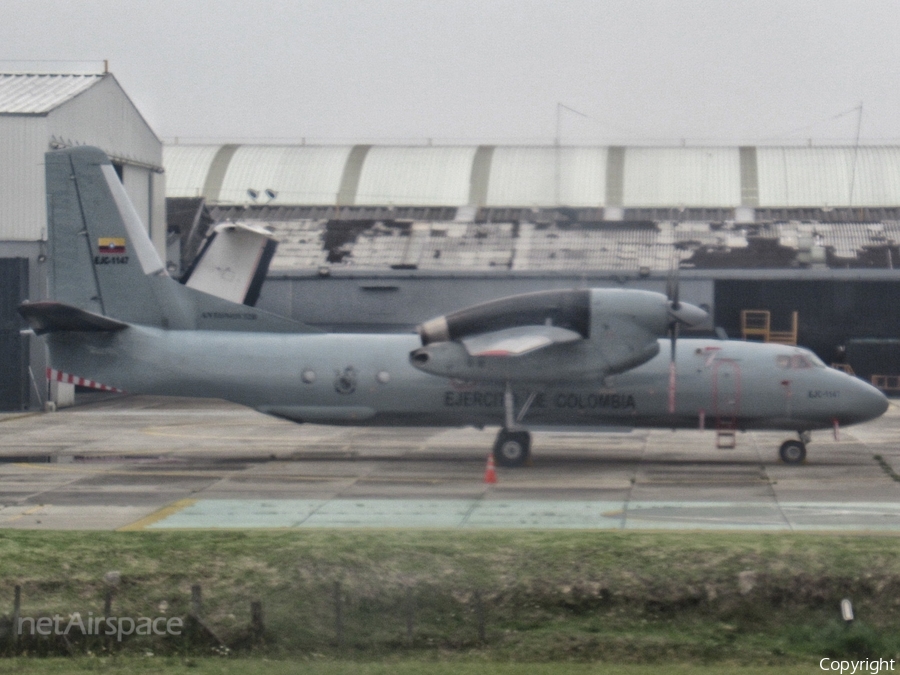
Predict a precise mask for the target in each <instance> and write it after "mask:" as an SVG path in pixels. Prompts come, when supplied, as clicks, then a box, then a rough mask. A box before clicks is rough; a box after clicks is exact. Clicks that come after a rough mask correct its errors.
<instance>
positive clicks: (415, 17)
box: [0, 0, 900, 144]
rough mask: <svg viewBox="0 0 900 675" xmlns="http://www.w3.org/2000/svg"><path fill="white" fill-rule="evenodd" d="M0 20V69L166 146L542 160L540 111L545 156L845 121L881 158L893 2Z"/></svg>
mask: <svg viewBox="0 0 900 675" xmlns="http://www.w3.org/2000/svg"><path fill="white" fill-rule="evenodd" d="M0 12H2V16H0V18H2V20H0V61H7V63H5V64H0V66H3V65H5V66H6V68H5V69H6V70H11V69H12V67H13V66H15V65H16V64H12V63H8V62H9V61H12V60H42V61H45V60H50V61H54V60H66V61H72V60H102V59H109V62H110V70H111V71H112V72H113V73H114V74H115V76H116V78H117V79H118V80H119V82H120V83H121V84H122V86H123V87H124V88H125V90H126V92H127V93H128V94H129V95H130V96H131V98H132V99H133V100H134V102H135V104H136V105H137V106H138V108H139V109H140V110H141V111H142V112H143V114H144V116H145V117H146V118H147V120H148V121H149V122H150V124H151V125H152V127H153V128H154V130H155V131H156V132H157V134H158V135H160V136H161V137H163V138H164V139H166V140H170V139H172V138H174V137H178V138H180V139H182V141H185V140H189V139H193V140H205V139H209V140H223V139H234V140H244V141H247V140H251V139H259V140H283V141H294V140H296V141H300V139H301V138H303V137H306V138H307V139H308V140H309V141H310V142H313V141H318V142H338V141H366V140H367V141H373V142H379V141H380V142H407V141H409V142H424V139H427V138H432V139H434V142H436V143H441V142H467V141H468V142H477V141H485V142H513V143H518V142H537V143H550V142H552V141H553V138H554V136H555V134H556V120H557V104H558V103H563V104H564V105H566V106H568V107H569V108H571V109H574V110H576V111H578V112H579V113H581V114H583V115H584V117H583V116H581V115H580V114H576V113H574V112H570V111H569V110H563V112H562V115H561V138H562V142H563V143H599V144H606V143H610V142H631V143H639V142H644V143H652V142H665V143H672V142H674V143H678V142H680V139H686V140H687V141H688V142H689V143H691V142H693V143H699V142H720V143H735V142H760V143H762V142H772V143H776V142H785V141H789V140H790V141H798V142H802V141H803V140H804V139H807V138H812V139H813V140H814V142H826V141H838V142H850V143H852V142H853V140H854V138H855V136H856V131H857V121H858V115H857V111H856V110H855V108H857V107H858V106H859V104H860V103H862V104H863V116H862V132H861V138H862V141H863V142H867V143H872V142H877V141H886V140H892V141H898V139H900V72H898V71H900V2H897V1H896V0H885V1H883V2H874V1H868V0H852V1H843V0H758V1H750V0H681V1H674V0H594V1H590V0H569V1H565V0H557V1H555V2H553V1H549V0H547V1H536V0H441V1H438V0H380V1H374V0H294V1H292V2H274V1H259V0H254V1H253V2H249V1H246V0H244V1H240V0H189V1H187V0H141V1H140V2H138V1H137V0H78V1H77V2H73V1H72V0H0ZM45 65H47V64H45ZM50 65H52V64H50ZM75 65H77V64H75ZM848 111H849V112H848ZM842 113H846V114H843V115H842Z"/></svg>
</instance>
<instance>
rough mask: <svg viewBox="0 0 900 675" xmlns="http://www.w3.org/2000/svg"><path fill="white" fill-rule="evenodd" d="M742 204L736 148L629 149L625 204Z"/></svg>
mask: <svg viewBox="0 0 900 675" xmlns="http://www.w3.org/2000/svg"><path fill="white" fill-rule="evenodd" d="M740 203H741V167H740V154H739V151H738V149H737V148H627V149H626V150H625V183H624V189H623V205H624V206H631V207H671V206H708V207H726V208H727V207H733V206H738V205H740Z"/></svg>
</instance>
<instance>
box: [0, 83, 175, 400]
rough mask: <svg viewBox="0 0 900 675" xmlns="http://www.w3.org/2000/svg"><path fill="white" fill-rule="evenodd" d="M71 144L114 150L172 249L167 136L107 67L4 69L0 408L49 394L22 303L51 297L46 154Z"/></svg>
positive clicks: (128, 184)
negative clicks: (20, 310) (143, 113)
mask: <svg viewBox="0 0 900 675" xmlns="http://www.w3.org/2000/svg"><path fill="white" fill-rule="evenodd" d="M98 70H100V69H98ZM73 145H95V146H98V147H100V148H102V149H103V150H104V151H105V152H106V153H107V154H108V155H109V156H110V158H111V159H112V161H113V163H114V165H115V167H116V171H117V173H118V174H119V177H120V178H121V179H122V182H123V184H124V185H125V189H126V190H127V191H128V194H129V195H130V196H131V199H132V201H133V202H134V204H135V207H136V209H137V211H138V213H139V215H140V216H141V218H142V220H143V222H144V223H145V224H147V225H148V226H149V232H150V236H151V238H153V240H154V242H156V244H157V247H158V248H159V250H160V251H162V250H164V246H165V231H166V222H165V184H164V180H163V173H162V172H163V169H162V143H161V141H160V140H159V138H157V136H156V134H155V133H154V132H153V130H152V129H151V128H150V126H149V125H148V124H147V122H146V121H145V120H144V118H143V117H142V116H141V114H140V112H139V111H138V110H137V108H135V106H134V104H133V103H132V102H131V100H130V99H129V98H128V95H127V94H126V93H125V92H124V91H123V90H122V87H121V86H120V85H119V83H118V82H117V81H116V79H115V77H114V76H113V75H112V74H111V73H109V72H106V69H105V68H103V69H102V71H101V72H89V73H12V72H8V73H0V156H2V157H3V162H0V410H20V409H22V408H26V407H34V406H40V405H42V404H43V403H44V402H45V401H46V400H47V395H48V392H47V389H46V380H45V376H44V370H45V367H46V354H45V351H44V348H43V347H42V346H41V344H40V342H39V341H38V340H36V339H34V338H29V337H28V336H23V335H20V333H19V331H20V329H22V328H23V327H24V325H23V322H22V321H21V319H20V317H19V316H18V314H17V313H16V311H15V308H16V306H17V305H18V304H19V303H20V302H21V301H22V300H24V299H31V300H39V299H42V298H46V297H47V273H46V266H45V265H44V264H43V263H44V261H45V260H46V240H47V198H46V188H45V178H44V153H46V152H47V151H48V150H51V149H54V148H62V147H67V146H73ZM54 389H55V390H54V391H53V392H52V396H53V397H54V398H56V399H58V400H59V401H60V402H62V403H64V402H65V401H66V400H67V399H68V398H69V397H71V394H72V392H71V385H61V386H60V385H59V384H55V385H54ZM60 389H61V390H60Z"/></svg>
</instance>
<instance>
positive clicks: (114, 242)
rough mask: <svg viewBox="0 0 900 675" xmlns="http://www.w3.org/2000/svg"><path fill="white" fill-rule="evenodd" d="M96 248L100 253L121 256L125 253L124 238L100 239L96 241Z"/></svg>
mask: <svg viewBox="0 0 900 675" xmlns="http://www.w3.org/2000/svg"><path fill="white" fill-rule="evenodd" d="M97 247H98V248H99V249H100V253H113V254H116V255H121V254H123V253H125V237H100V238H99V239H97Z"/></svg>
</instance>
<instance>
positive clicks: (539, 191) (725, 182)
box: [163, 145, 900, 209]
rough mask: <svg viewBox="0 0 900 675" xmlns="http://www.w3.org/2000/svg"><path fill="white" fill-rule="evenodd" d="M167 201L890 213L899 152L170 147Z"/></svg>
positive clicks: (897, 185)
mask: <svg viewBox="0 0 900 675" xmlns="http://www.w3.org/2000/svg"><path fill="white" fill-rule="evenodd" d="M163 163H164V165H165V166H166V169H167V172H168V175H169V177H170V180H169V181H168V193H167V194H168V196H169V197H205V198H206V199H207V201H208V202H209V203H211V204H248V203H252V200H251V199H250V198H249V197H248V192H247V190H248V189H253V190H255V191H257V192H259V193H260V194H261V193H262V191H263V190H265V189H267V188H268V189H270V190H273V191H274V193H276V197H275V198H274V199H268V198H266V201H267V203H270V204H271V205H273V206H279V205H292V206H305V205H309V206H325V205H334V204H339V205H364V206H375V205H398V206H401V205H403V206H438V205H440V206H462V205H473V206H489V207H523V208H533V207H537V208H547V207H550V208H552V207H557V206H564V207H595V208H612V209H623V208H625V209H627V208H638V209H640V208H681V207H685V208H733V209H737V208H740V207H748V208H792V207H803V208H827V207H857V206H859V207H897V206H900V147H896V146H866V147H860V148H853V147H795V146H790V147H789V146H784V147H762V146H760V147H755V146H742V147H738V146H730V147H728V146H716V147H694V146H687V147H640V146H629V147H623V146H610V147H605V146H580V147H570V146H562V147H558V146H502V145H481V146H474V145H470V146H370V145H356V146H346V145H344V146H327V145H318V146H316V145H292V146H288V145H281V146H261V145H221V146H220V145H172V146H166V147H165V148H164V150H163Z"/></svg>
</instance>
